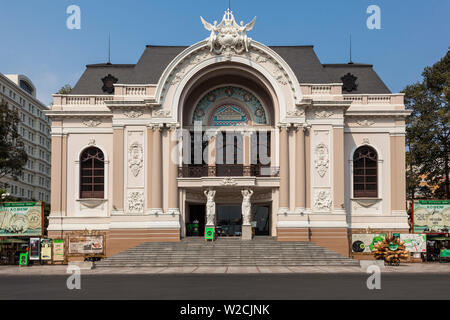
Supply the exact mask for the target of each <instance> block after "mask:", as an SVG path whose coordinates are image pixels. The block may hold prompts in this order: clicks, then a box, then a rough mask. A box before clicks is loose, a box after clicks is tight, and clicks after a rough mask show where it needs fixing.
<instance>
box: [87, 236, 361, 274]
mask: <svg viewBox="0 0 450 320" xmlns="http://www.w3.org/2000/svg"><path fill="white" fill-rule="evenodd" d="M356 265H359V263H358V261H356V260H353V259H350V258H347V257H344V256H342V255H341V254H339V253H336V252H334V251H331V250H329V249H326V248H323V247H321V246H319V245H317V244H315V243H312V242H278V241H276V239H275V238H271V237H255V238H254V239H253V240H252V241H242V240H241V239H240V238H231V237H230V238H218V239H217V240H216V241H214V242H206V241H205V240H204V239H203V238H201V237H198V238H197V237H196V238H184V239H182V240H181V241H180V242H146V243H143V244H141V245H139V246H136V247H134V248H131V249H128V250H125V251H123V252H121V253H119V254H117V255H114V256H111V257H109V258H107V259H104V260H101V261H99V262H97V263H96V266H97V267H179V266H356Z"/></svg>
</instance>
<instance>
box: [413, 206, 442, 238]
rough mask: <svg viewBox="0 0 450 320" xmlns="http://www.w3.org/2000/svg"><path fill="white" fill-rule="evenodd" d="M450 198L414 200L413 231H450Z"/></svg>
mask: <svg viewBox="0 0 450 320" xmlns="http://www.w3.org/2000/svg"><path fill="white" fill-rule="evenodd" d="M449 228H450V200H414V203H413V233H427V234H433V233H434V234H441V233H449Z"/></svg>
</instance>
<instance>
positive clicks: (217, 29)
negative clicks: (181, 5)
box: [200, 9, 256, 55]
mask: <svg viewBox="0 0 450 320" xmlns="http://www.w3.org/2000/svg"><path fill="white" fill-rule="evenodd" d="M200 19H201V20H202V23H203V26H204V27H205V29H206V30H208V31H211V35H210V36H209V37H208V38H207V42H208V46H209V49H210V51H211V52H214V53H216V54H222V52H223V51H225V52H226V53H227V55H231V51H234V52H235V53H236V54H241V53H243V52H244V51H245V52H248V48H249V47H250V44H251V41H252V39H251V38H249V37H248V36H247V31H250V30H252V29H253V27H254V25H255V21H256V17H254V18H253V20H252V21H251V22H250V23H248V24H246V25H244V22H243V21H241V24H240V25H238V24H237V23H236V21H235V20H234V15H233V12H232V11H230V9H228V10H227V11H225V14H224V16H223V18H222V22H220V23H219V24H217V21H214V23H213V24H211V23H209V22H207V21H205V19H203V18H202V17H200Z"/></svg>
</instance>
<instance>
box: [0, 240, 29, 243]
mask: <svg viewBox="0 0 450 320" xmlns="http://www.w3.org/2000/svg"><path fill="white" fill-rule="evenodd" d="M9 243H28V241H27V240H22V239H5V240H0V244H9Z"/></svg>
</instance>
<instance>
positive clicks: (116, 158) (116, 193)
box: [105, 128, 124, 212]
mask: <svg viewBox="0 0 450 320" xmlns="http://www.w3.org/2000/svg"><path fill="white" fill-rule="evenodd" d="M113 146H114V154H113V174H112V178H113V183H112V185H113V211H122V212H123V199H124V196H123V189H124V188H123V181H124V179H123V173H124V172H123V171H124V169H123V161H124V160H123V157H124V152H123V128H114V129H113ZM106 196H107V195H105V197H106Z"/></svg>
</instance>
